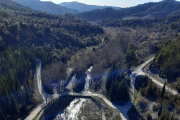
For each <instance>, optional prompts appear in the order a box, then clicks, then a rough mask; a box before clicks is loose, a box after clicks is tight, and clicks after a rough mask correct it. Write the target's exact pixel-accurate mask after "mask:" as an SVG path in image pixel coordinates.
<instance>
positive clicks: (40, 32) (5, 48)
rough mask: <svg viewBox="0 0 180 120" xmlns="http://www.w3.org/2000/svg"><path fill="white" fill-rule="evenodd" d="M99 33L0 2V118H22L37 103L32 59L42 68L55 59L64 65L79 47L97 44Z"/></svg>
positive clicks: (66, 19)
mask: <svg viewBox="0 0 180 120" xmlns="http://www.w3.org/2000/svg"><path fill="white" fill-rule="evenodd" d="M103 33H104V31H103V29H102V28H100V27H98V26H92V25H91V24H89V23H87V22H85V21H82V20H78V19H76V18H75V17H74V16H72V15H71V14H66V15H63V16H60V15H50V14H47V13H41V12H37V11H34V10H32V9H30V8H28V7H23V6H21V5H19V4H17V3H15V2H12V1H10V0H0V64H1V66H0V84H1V86H0V119H1V120H4V119H17V118H22V119H24V117H26V115H27V114H28V112H29V111H30V110H32V108H33V107H35V106H36V105H37V104H39V103H40V102H41V100H42V99H41V97H40V95H39V93H38V90H37V85H36V83H37V81H36V76H35V73H36V65H37V63H36V58H39V59H41V60H42V63H43V67H44V66H45V65H47V64H49V63H51V62H52V61H54V60H53V59H55V58H56V60H60V61H63V62H66V60H67V58H68V56H70V55H71V54H72V53H73V52H75V51H77V50H79V49H80V48H85V47H86V46H90V45H94V44H98V43H99V42H98V39H94V37H95V36H96V35H97V34H99V35H101V34H103ZM64 48H66V49H71V52H70V53H64V54H63V55H62V56H58V55H56V56H55V55H54V56H53V57H52V54H54V52H55V49H59V50H60V51H58V52H59V53H61V52H62V51H63V49H64Z"/></svg>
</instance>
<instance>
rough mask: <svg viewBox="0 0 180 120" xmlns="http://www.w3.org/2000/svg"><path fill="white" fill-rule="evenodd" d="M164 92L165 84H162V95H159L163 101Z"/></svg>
mask: <svg viewBox="0 0 180 120" xmlns="http://www.w3.org/2000/svg"><path fill="white" fill-rule="evenodd" d="M165 90H166V82H165V84H164V86H163V88H162V93H161V98H162V99H163V97H164V94H165Z"/></svg>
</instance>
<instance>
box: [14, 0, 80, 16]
mask: <svg viewBox="0 0 180 120" xmlns="http://www.w3.org/2000/svg"><path fill="white" fill-rule="evenodd" d="M12 1H14V2H16V3H19V4H21V5H23V6H28V7H30V8H31V9H34V10H38V11H40V12H47V13H50V14H61V15H62V14H66V13H71V14H77V13H79V11H77V10H73V9H69V8H66V7H63V6H59V5H57V4H55V3H53V2H51V1H47V2H44V1H39V0H12Z"/></svg>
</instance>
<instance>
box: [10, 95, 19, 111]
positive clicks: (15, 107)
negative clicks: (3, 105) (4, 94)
mask: <svg viewBox="0 0 180 120" xmlns="http://www.w3.org/2000/svg"><path fill="white" fill-rule="evenodd" d="M10 99H11V104H10V105H11V106H10V107H11V112H12V114H18V113H19V106H18V103H17V101H16V99H15V97H14V96H13V95H11V98H10Z"/></svg>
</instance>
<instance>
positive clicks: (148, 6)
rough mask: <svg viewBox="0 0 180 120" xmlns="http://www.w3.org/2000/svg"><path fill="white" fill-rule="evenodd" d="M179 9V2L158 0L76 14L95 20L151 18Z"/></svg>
mask: <svg viewBox="0 0 180 120" xmlns="http://www.w3.org/2000/svg"><path fill="white" fill-rule="evenodd" d="M178 10H180V2H179V1H175V0H163V1H160V2H149V3H144V4H140V5H137V6H134V7H129V8H121V9H119V10H114V11H113V10H112V9H102V10H96V11H94V10H92V11H89V12H83V13H79V14H77V15H76V16H77V17H79V18H81V19H84V20H87V21H97V20H101V19H106V18H117V19H123V18H130V17H131V18H132V19H134V18H136V19H144V18H145V19H152V18H159V17H165V16H168V15H170V14H172V13H174V12H176V11H178Z"/></svg>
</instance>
